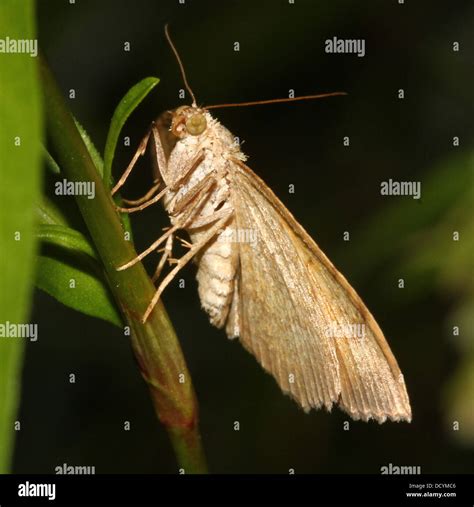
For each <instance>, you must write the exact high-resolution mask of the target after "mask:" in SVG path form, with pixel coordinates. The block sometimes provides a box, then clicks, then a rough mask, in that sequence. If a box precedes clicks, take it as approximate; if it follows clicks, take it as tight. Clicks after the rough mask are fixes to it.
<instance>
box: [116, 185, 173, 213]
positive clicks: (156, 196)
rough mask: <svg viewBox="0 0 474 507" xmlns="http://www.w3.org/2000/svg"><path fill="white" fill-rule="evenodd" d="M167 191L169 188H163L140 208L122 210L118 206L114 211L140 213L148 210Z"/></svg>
mask: <svg viewBox="0 0 474 507" xmlns="http://www.w3.org/2000/svg"><path fill="white" fill-rule="evenodd" d="M155 186H156V185H155ZM152 190H153V189H152ZM168 190H169V187H165V188H164V189H163V190H162V191H161V192H159V193H158V194H156V195H155V197H152V198H151V199H149V200H148V201H146V202H144V203H143V204H141V205H140V206H135V207H133V208H122V207H120V206H115V209H116V210H117V211H120V213H135V211H141V210H143V209H145V208H148V206H151V205H152V204H155V202H158V201H159V200H160V199H161V198H162V197H163V196H164V195H165V194H166V192H167V191H168ZM144 197H146V196H144ZM139 200H140V199H139Z"/></svg>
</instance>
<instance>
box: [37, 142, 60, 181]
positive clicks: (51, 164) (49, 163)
mask: <svg viewBox="0 0 474 507" xmlns="http://www.w3.org/2000/svg"><path fill="white" fill-rule="evenodd" d="M41 151H42V152H43V157H44V160H45V162H46V167H47V168H48V169H49V170H50V171H51V172H52V173H53V174H60V172H61V169H60V167H59V166H58V164H57V162H56V160H54V158H53V157H52V156H51V154H50V153H49V151H48V150H47V149H46V148H45V147H44V146H43V145H41Z"/></svg>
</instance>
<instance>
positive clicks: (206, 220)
mask: <svg viewBox="0 0 474 507" xmlns="http://www.w3.org/2000/svg"><path fill="white" fill-rule="evenodd" d="M229 211H230V210H229V208H226V209H220V210H219V211H214V213H212V215H207V216H204V217H201V218H199V219H197V220H193V223H192V224H190V225H188V230H189V229H191V230H192V229H198V228H199V227H202V226H204V225H208V224H211V223H212V222H215V221H216V220H218V219H219V218H222V217H225V216H227V214H228V213H229Z"/></svg>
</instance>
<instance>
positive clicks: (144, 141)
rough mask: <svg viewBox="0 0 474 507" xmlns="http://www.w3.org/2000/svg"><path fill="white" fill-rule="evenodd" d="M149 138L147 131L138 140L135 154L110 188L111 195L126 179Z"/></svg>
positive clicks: (142, 152)
mask: <svg viewBox="0 0 474 507" xmlns="http://www.w3.org/2000/svg"><path fill="white" fill-rule="evenodd" d="M149 139H150V131H148V132H147V133H146V134H145V137H144V138H143V139H142V140H141V141H140V144H139V146H138V149H137V151H136V152H135V155H133V158H132V160H131V161H130V164H128V167H127V169H125V172H124V173H123V174H122V176H121V177H120V179H119V180H118V182H117V183H116V184H115V186H114V188H113V189H112V192H111V194H112V195H114V194H115V193H116V192H117V191H118V190H119V189H120V188H121V187H122V186H123V185H124V184H125V182H126V181H127V178H128V177H129V176H130V173H131V172H132V169H133V168H134V167H135V164H136V163H137V160H138V158H139V157H141V156H142V155H143V154H144V153H145V150H146V147H147V145H148V140H149Z"/></svg>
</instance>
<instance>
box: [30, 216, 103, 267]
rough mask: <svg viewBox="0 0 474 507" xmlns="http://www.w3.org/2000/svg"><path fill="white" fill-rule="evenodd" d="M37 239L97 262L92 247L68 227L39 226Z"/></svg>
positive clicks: (78, 233)
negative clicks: (84, 255) (87, 256)
mask: <svg viewBox="0 0 474 507" xmlns="http://www.w3.org/2000/svg"><path fill="white" fill-rule="evenodd" d="M37 238H38V239H39V240H40V241H42V242H43V243H49V244H52V245H56V246H59V247H62V248H65V249H67V250H71V251H73V252H75V253H82V254H86V255H89V257H92V258H93V259H96V260H97V254H96V252H95V250H94V247H93V246H92V245H91V244H90V243H89V241H88V240H87V239H86V238H85V237H84V236H83V235H82V234H81V233H80V232H79V231H76V230H75V229H71V228H70V227H65V226H63V225H46V224H41V225H40V226H39V227H38V230H37Z"/></svg>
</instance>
